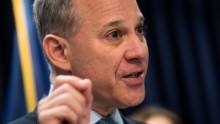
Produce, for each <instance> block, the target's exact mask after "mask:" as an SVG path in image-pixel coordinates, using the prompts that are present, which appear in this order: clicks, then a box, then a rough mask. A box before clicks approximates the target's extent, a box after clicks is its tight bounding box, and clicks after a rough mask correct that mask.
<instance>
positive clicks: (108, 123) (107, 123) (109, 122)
mask: <svg viewBox="0 0 220 124" xmlns="http://www.w3.org/2000/svg"><path fill="white" fill-rule="evenodd" d="M96 124H119V123H118V122H116V121H115V120H114V119H113V118H112V117H105V118H102V119H101V120H99V121H98V122H97V123H96Z"/></svg>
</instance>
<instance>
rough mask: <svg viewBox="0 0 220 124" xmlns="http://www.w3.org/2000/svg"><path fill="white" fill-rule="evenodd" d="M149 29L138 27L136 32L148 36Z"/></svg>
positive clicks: (142, 26)
mask: <svg viewBox="0 0 220 124" xmlns="http://www.w3.org/2000/svg"><path fill="white" fill-rule="evenodd" d="M146 30H147V27H146V26H144V25H141V26H138V27H137V29H136V32H137V33H138V34H141V35H146Z"/></svg>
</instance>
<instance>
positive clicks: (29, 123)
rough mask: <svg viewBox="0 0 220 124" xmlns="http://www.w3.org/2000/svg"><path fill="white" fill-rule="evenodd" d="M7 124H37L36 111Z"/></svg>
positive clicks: (131, 122) (134, 123) (126, 123)
mask: <svg viewBox="0 0 220 124" xmlns="http://www.w3.org/2000/svg"><path fill="white" fill-rule="evenodd" d="M121 116H122V119H123V121H124V124H144V123H142V122H138V121H135V120H132V119H130V118H127V117H125V116H123V115H122V114H121ZM9 124H38V120H37V111H34V112H32V113H29V114H27V115H25V116H23V117H21V118H19V119H17V120H15V121H12V122H10V123H9Z"/></svg>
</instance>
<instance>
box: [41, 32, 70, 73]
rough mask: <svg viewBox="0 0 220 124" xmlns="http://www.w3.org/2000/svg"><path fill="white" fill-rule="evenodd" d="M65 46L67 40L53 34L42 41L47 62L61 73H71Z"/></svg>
mask: <svg viewBox="0 0 220 124" xmlns="http://www.w3.org/2000/svg"><path fill="white" fill-rule="evenodd" d="M67 44H68V41H67V40H65V39H64V38H61V37H58V36H56V35H53V34H49V35H47V36H46V37H45V38H44V40H43V48H44V50H45V54H46V56H47V58H48V60H49V61H50V62H51V64H53V66H55V67H56V68H58V69H60V70H63V71H71V67H70V60H69V58H68V47H67V46H68V45H67Z"/></svg>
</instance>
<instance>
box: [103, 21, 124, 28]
mask: <svg viewBox="0 0 220 124" xmlns="http://www.w3.org/2000/svg"><path fill="white" fill-rule="evenodd" d="M121 23H123V21H121V20H119V21H113V22H110V23H108V24H105V25H104V28H106V27H115V26H118V25H120V24H121Z"/></svg>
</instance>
